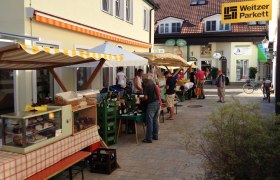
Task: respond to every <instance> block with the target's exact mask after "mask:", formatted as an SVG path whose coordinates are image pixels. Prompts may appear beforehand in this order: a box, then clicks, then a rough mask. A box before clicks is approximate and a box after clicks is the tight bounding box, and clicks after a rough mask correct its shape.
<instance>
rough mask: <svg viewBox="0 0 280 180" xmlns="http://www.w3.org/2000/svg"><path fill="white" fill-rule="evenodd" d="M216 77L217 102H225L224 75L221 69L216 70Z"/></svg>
mask: <svg viewBox="0 0 280 180" xmlns="http://www.w3.org/2000/svg"><path fill="white" fill-rule="evenodd" d="M218 75H219V76H218V77H217V79H216V85H217V90H218V96H219V100H218V101H217V102H221V103H224V102H225V87H226V81H225V79H226V78H225V76H224V75H223V73H222V71H221V70H218Z"/></svg>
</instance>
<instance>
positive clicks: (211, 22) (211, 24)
mask: <svg viewBox="0 0 280 180" xmlns="http://www.w3.org/2000/svg"><path fill="white" fill-rule="evenodd" d="M214 22H215V30H213V25H214V24H213V23H214ZM207 23H210V30H207V26H208V25H207ZM216 31H217V21H216V20H209V21H206V22H205V32H216Z"/></svg>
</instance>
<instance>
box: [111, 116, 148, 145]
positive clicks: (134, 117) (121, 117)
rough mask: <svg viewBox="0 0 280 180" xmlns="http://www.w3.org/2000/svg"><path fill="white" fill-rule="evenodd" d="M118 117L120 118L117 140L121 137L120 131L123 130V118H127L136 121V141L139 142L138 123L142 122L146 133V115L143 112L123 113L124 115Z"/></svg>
mask: <svg viewBox="0 0 280 180" xmlns="http://www.w3.org/2000/svg"><path fill="white" fill-rule="evenodd" d="M117 118H118V119H119V127H118V135H117V141H118V137H119V135H120V131H121V125H122V120H127V121H134V126H135V138H136V143H137V144H138V130H137V123H142V126H143V130H144V134H146V130H145V124H144V119H145V117H144V115H143V114H137V115H134V114H122V115H118V117H117Z"/></svg>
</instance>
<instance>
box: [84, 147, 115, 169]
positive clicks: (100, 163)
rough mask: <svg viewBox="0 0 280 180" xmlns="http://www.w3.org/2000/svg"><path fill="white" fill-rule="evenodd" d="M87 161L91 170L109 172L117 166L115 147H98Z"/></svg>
mask: <svg viewBox="0 0 280 180" xmlns="http://www.w3.org/2000/svg"><path fill="white" fill-rule="evenodd" d="M89 163H90V170H91V172H93V173H102V174H111V173H112V172H113V171H114V170H115V169H116V168H117V152H116V149H106V148H98V149H97V150H96V151H94V152H93V153H92V155H91V156H90V160H89Z"/></svg>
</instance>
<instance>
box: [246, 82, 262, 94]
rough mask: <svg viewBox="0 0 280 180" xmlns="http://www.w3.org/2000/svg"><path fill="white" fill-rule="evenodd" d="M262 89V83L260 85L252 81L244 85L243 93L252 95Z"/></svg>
mask: <svg viewBox="0 0 280 180" xmlns="http://www.w3.org/2000/svg"><path fill="white" fill-rule="evenodd" d="M261 87H262V84H261V83H258V82H255V81H252V80H250V79H249V80H247V81H246V83H245V84H244V85H243V91H244V92H245V93H246V94H251V93H253V92H254V91H257V90H258V89H261Z"/></svg>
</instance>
